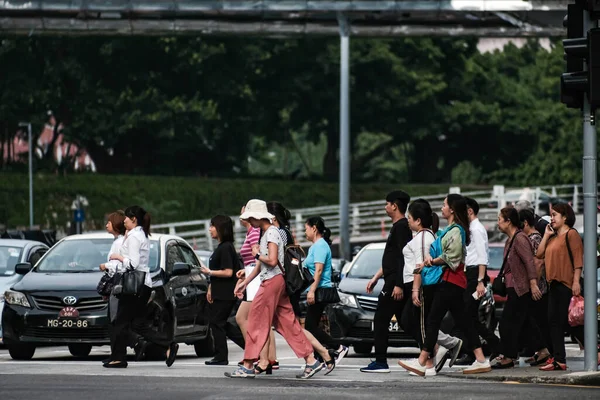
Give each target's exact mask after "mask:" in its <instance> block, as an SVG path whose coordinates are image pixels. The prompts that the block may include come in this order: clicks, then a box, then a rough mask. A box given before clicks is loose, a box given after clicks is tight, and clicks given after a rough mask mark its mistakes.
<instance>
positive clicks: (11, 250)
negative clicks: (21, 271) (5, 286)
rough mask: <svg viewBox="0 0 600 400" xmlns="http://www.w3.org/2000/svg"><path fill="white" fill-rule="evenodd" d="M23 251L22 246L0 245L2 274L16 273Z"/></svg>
mask: <svg viewBox="0 0 600 400" xmlns="http://www.w3.org/2000/svg"><path fill="white" fill-rule="evenodd" d="M22 252H23V248H21V247H13V246H0V276H7V275H14V273H15V265H17V263H18V262H19V260H21V253H22Z"/></svg>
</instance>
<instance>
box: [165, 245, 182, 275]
mask: <svg viewBox="0 0 600 400" xmlns="http://www.w3.org/2000/svg"><path fill="white" fill-rule="evenodd" d="M176 262H185V261H184V259H183V255H182V254H181V251H180V250H179V246H178V245H177V243H175V242H170V243H169V244H167V259H166V264H167V270H172V268H173V265H175V263H176Z"/></svg>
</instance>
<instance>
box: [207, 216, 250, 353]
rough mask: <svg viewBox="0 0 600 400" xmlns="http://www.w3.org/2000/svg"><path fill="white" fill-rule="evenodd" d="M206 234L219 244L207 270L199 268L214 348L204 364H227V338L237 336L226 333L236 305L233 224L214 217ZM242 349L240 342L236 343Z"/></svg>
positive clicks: (235, 257) (242, 344) (235, 254)
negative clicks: (207, 279)
mask: <svg viewBox="0 0 600 400" xmlns="http://www.w3.org/2000/svg"><path fill="white" fill-rule="evenodd" d="M209 232H210V235H211V237H212V238H213V239H217V241H218V242H219V245H218V246H217V248H216V249H215V251H213V253H212V255H211V256H210V260H209V263H208V268H207V267H205V266H202V267H201V268H200V272H202V273H203V274H205V275H208V276H209V277H210V285H209V286H208V292H207V293H206V300H207V301H208V304H209V319H210V329H211V332H212V336H213V342H214V345H215V356H214V357H213V359H212V360H209V361H206V362H205V364H206V365H228V364H229V357H228V355H229V353H228V350H227V337H229V338H230V339H232V340H234V341H237V335H232V334H231V332H227V329H228V326H229V325H228V324H227V319H228V318H229V315H231V311H233V307H234V306H235V304H236V303H237V299H236V298H235V296H234V292H233V290H234V288H235V283H236V278H235V274H236V273H237V271H238V270H239V269H240V268H239V258H238V255H237V252H236V251H235V246H234V244H233V240H234V239H233V221H232V220H231V218H229V217H228V216H225V215H216V216H214V217H212V219H211V220H210V227H209ZM237 344H238V345H239V346H240V347H241V348H242V349H243V348H244V343H243V342H242V343H239V342H238V343H237Z"/></svg>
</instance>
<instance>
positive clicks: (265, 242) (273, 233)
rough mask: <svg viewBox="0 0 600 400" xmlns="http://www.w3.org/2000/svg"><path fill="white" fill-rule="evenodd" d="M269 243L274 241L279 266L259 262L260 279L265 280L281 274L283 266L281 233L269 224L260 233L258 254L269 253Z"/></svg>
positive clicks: (283, 250) (283, 249)
mask: <svg viewBox="0 0 600 400" xmlns="http://www.w3.org/2000/svg"><path fill="white" fill-rule="evenodd" d="M269 243H275V244H276V245H277V250H278V254H277V258H278V259H279V263H280V264H281V268H279V266H277V265H276V266H275V267H268V266H266V265H265V263H262V262H261V263H260V281H261V282H263V281H266V280H269V279H271V278H274V277H275V276H277V275H279V274H281V273H282V272H281V269H282V268H283V255H284V252H285V248H284V244H283V240H282V239H281V234H280V232H279V229H278V228H277V227H276V226H274V225H271V226H270V227H269V229H267V231H266V232H265V233H264V234H263V235H262V237H261V238H260V255H261V256H268V255H269Z"/></svg>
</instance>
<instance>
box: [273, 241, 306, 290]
mask: <svg viewBox="0 0 600 400" xmlns="http://www.w3.org/2000/svg"><path fill="white" fill-rule="evenodd" d="M304 257H305V254H304V251H303V250H302V247H300V246H297V245H292V246H287V247H286V248H285V251H284V253H283V268H282V267H281V263H279V262H278V266H279V269H281V271H282V272H283V275H284V278H285V287H286V291H287V294H288V295H289V296H293V295H295V294H298V293H302V292H304V291H305V290H306V289H307V288H308V287H309V286H310V285H312V284H313V282H314V281H315V280H314V279H313V276H312V274H311V273H310V271H309V270H308V268H306V267H305V266H304V265H302V259H303V258H304Z"/></svg>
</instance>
